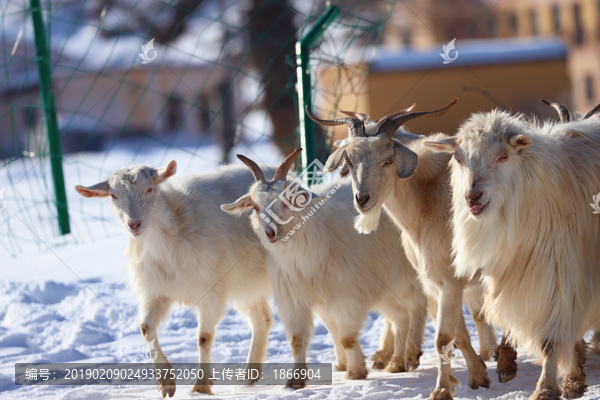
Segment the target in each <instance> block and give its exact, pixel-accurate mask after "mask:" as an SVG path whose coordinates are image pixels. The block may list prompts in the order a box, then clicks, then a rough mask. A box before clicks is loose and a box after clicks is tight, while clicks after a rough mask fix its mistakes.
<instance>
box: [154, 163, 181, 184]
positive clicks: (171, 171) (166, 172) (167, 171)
mask: <svg viewBox="0 0 600 400" xmlns="http://www.w3.org/2000/svg"><path fill="white" fill-rule="evenodd" d="M157 172H158V175H157V176H156V177H154V179H153V180H154V183H155V184H158V183H161V182H164V181H166V180H167V179H169V178H170V177H172V176H173V175H175V173H176V172H177V162H176V161H175V160H172V161H171V162H170V163H169V165H167V166H166V167H163V168H159V169H158V170H157Z"/></svg>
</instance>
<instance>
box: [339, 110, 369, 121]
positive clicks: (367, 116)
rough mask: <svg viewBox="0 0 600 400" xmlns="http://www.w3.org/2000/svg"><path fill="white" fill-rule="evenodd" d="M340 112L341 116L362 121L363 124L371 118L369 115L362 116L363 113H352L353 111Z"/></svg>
mask: <svg viewBox="0 0 600 400" xmlns="http://www.w3.org/2000/svg"><path fill="white" fill-rule="evenodd" d="M340 112H341V113H342V114H346V115H348V116H349V117H352V118H356V119H360V120H361V121H364V122H370V121H371V116H370V115H369V114H363V113H359V112H353V111H340Z"/></svg>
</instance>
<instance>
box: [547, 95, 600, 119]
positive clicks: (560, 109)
mask: <svg viewBox="0 0 600 400" xmlns="http://www.w3.org/2000/svg"><path fill="white" fill-rule="evenodd" d="M540 101H541V102H542V103H544V104H546V105H547V106H550V107H552V108H554V109H555V110H556V112H557V113H558V118H559V119H560V122H563V123H564V122H570V121H571V115H570V114H569V110H567V107H565V106H563V105H562V104H558V103H553V102H550V101H546V100H544V99H540ZM592 111H593V110H592ZM590 112H591V111H590ZM588 114H589V113H588Z"/></svg>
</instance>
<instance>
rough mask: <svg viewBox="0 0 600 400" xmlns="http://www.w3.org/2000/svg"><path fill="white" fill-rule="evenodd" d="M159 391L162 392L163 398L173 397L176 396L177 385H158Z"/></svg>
mask: <svg viewBox="0 0 600 400" xmlns="http://www.w3.org/2000/svg"><path fill="white" fill-rule="evenodd" d="M158 390H160V391H161V393H162V396H163V397H167V395H169V397H173V396H175V385H158Z"/></svg>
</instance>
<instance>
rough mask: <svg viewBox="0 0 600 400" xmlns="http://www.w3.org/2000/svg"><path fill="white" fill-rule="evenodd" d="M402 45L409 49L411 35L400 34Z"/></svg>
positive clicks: (405, 32) (404, 32)
mask: <svg viewBox="0 0 600 400" xmlns="http://www.w3.org/2000/svg"><path fill="white" fill-rule="evenodd" d="M402 44H403V45H404V46H406V47H410V46H411V45H412V35H411V32H410V31H403V32H402Z"/></svg>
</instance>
